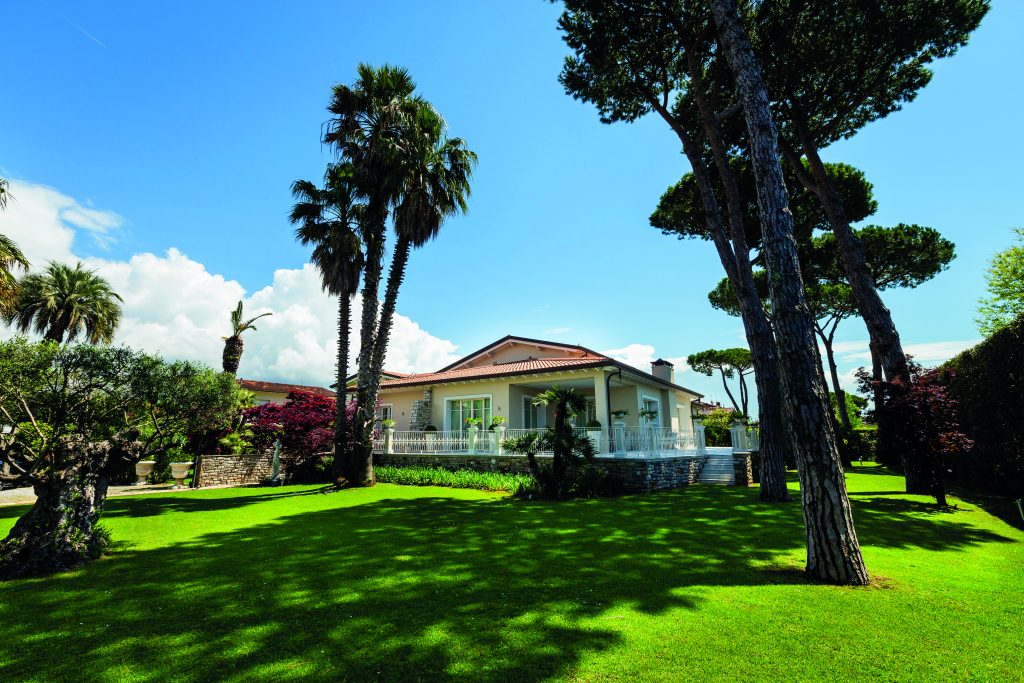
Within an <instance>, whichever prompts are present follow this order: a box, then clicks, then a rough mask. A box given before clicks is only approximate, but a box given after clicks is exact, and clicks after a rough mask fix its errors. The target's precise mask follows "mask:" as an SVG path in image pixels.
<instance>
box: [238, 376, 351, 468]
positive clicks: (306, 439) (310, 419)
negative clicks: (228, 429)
mask: <svg viewBox="0 0 1024 683" xmlns="http://www.w3.org/2000/svg"><path fill="white" fill-rule="evenodd" d="M245 426H246V427H247V428H248V429H250V430H252V434H253V437H252V441H253V445H254V446H255V447H256V448H257V449H259V450H264V449H267V448H271V447H273V445H274V442H275V441H277V440H278V439H280V440H281V446H282V448H283V449H284V450H286V451H288V452H291V453H296V454H302V455H314V454H316V453H323V452H324V451H329V450H331V448H332V447H333V445H334V434H333V428H334V399H333V398H330V397H328V396H320V395H318V394H314V393H313V392H310V391H293V392H291V393H289V394H288V401H287V403H264V404H263V405H260V406H256V407H255V408H249V409H247V410H246V411H245Z"/></svg>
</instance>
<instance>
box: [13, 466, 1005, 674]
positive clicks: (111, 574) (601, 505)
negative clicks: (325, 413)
mask: <svg viewBox="0 0 1024 683" xmlns="http://www.w3.org/2000/svg"><path fill="white" fill-rule="evenodd" d="M848 479H849V485H850V488H851V492H852V495H853V498H854V501H855V503H854V504H855V506H856V511H855V515H856V521H857V529H858V532H859V533H860V537H861V542H862V543H863V545H864V554H865V557H866V559H867V562H868V567H869V569H870V570H871V572H872V575H873V576H874V577H875V584H876V585H875V586H873V587H871V588H863V589H851V588H835V587H831V586H821V585H812V584H808V583H807V582H806V581H804V580H803V578H802V576H801V575H800V573H799V571H798V570H799V568H800V567H801V565H802V561H803V531H802V522H801V512H800V508H799V506H798V505H797V504H795V503H794V504H787V505H776V506H770V505H764V504H761V503H759V502H758V501H757V492H756V489H749V490H747V489H734V488H724V487H707V486H693V487H690V488H687V489H683V490H680V491H674V492H669V493H662V494H656V495H646V496H627V497H623V498H617V499H604V500H581V501H573V502H566V503H557V504H554V503H544V502H531V501H521V500H516V499H512V498H509V497H507V496H504V495H502V494H495V493H487V492H483V491H471V490H452V489H442V488H432V487H402V486H396V485H390V484H382V485H379V486H377V487H376V488H374V489H370V490H357V491H347V492H343V493H335V494H330V495H323V494H320V493H318V492H317V490H316V489H315V488H312V487H295V486H293V487H286V488H281V489H229V490H224V489H222V490H214V491H199V492H181V493H167V494H157V495H150V496H141V497H132V498H121V499H114V500H111V501H109V502H108V504H107V512H106V514H105V515H104V519H105V520H106V524H107V527H108V528H109V529H110V531H111V532H112V534H113V537H114V539H115V541H117V542H118V547H117V548H116V549H115V551H114V552H113V553H112V554H111V556H110V557H109V558H108V559H105V560H102V561H100V562H97V563H95V564H93V565H92V566H89V567H87V568H85V569H83V570H80V571H77V572H74V573H70V574H66V575H63V576H58V577H51V578H46V579H38V580H30V581H20V582H11V583H7V584H0V680H2V681H15V680H25V679H37V680H146V681H158V680H167V679H175V680H183V681H200V680H215V679H228V680H254V679H286V678H308V677H318V678H336V679H337V678H347V679H352V680H361V681H362V680H378V679H382V680H399V679H401V680H417V679H422V680H438V679H451V680H467V681H468V680H483V679H498V680H536V679H545V678H559V679H570V680H583V681H590V680H622V681H632V680H680V679H683V678H688V679H698V680H699V679H708V678H711V679H726V680H736V679H751V678H758V679H771V680H781V679H797V680H811V679H818V680H820V679H832V680H848V679H886V680H895V679H899V680H936V679H943V680H960V679H986V678H987V679H1020V677H1021V671H1022V670H1024V652H1022V642H1024V607H1022V606H1024V543H1022V541H1024V533H1022V532H1021V531H1020V530H1019V529H1016V528H1014V527H1012V526H1010V525H1009V524H1007V523H1004V522H1002V521H1000V520H999V519H997V518H996V517H993V516H992V515H990V514H988V513H987V512H985V511H983V510H982V509H980V508H978V507H975V506H973V505H969V504H965V503H963V502H961V503H960V509H959V510H957V511H953V512H937V511H935V509H934V508H933V507H932V506H931V505H929V504H927V503H926V502H925V501H926V499H924V498H921V497H914V496H906V495H903V494H901V493H899V490H900V484H901V481H900V480H899V479H898V478H896V477H893V476H889V475H887V474H884V473H882V471H881V470H879V469H876V468H864V469H860V470H857V473H855V474H851V475H849V477H848ZM19 513H20V510H19V509H18V508H0V531H2V532H6V530H7V529H8V528H9V527H10V525H12V524H13V522H14V519H15V517H16V516H17V515H18V514H19Z"/></svg>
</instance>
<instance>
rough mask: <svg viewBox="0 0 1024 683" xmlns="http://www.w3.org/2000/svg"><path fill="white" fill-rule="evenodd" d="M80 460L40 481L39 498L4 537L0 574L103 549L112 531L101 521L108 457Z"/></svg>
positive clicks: (82, 558)
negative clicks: (104, 529) (100, 522)
mask: <svg viewBox="0 0 1024 683" xmlns="http://www.w3.org/2000/svg"><path fill="white" fill-rule="evenodd" d="M80 460H81V461H80V462H79V463H78V464H75V465H73V466H71V467H69V468H67V469H65V470H62V471H59V472H54V473H51V474H47V475H46V476H45V477H43V478H40V479H39V480H38V481H36V482H35V483H34V485H33V489H34V491H35V494H36V502H35V504H34V505H33V506H32V508H31V509H30V510H29V511H28V512H27V513H25V515H23V516H22V517H21V518H20V519H19V520H18V521H17V523H15V525H14V528H13V529H11V532H10V533H9V534H8V535H7V538H6V539H4V541H3V542H0V579H17V578H23V577H29V576H42V575H44V574H51V573H53V572H59V571H63V570H66V569H72V568H74V567H78V566H80V565H82V564H85V563H86V562H88V561H90V560H94V559H96V558H98V557H99V556H100V555H102V554H103V551H104V549H105V548H106V547H107V544H108V537H107V535H106V533H105V532H104V531H103V530H102V529H100V528H98V527H97V526H96V522H97V520H98V519H99V516H100V511H101V510H102V508H103V503H104V501H105V500H106V497H107V475H106V474H105V472H104V471H103V470H104V467H105V462H106V457H105V456H97V455H95V454H94V455H93V456H91V457H86V458H80Z"/></svg>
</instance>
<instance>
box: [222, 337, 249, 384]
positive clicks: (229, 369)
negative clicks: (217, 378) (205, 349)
mask: <svg viewBox="0 0 1024 683" xmlns="http://www.w3.org/2000/svg"><path fill="white" fill-rule="evenodd" d="M244 351H245V342H244V341H242V338H241V337H240V336H239V335H237V334H236V335H232V336H230V337H228V338H227V339H225V340H224V353H223V355H222V356H221V367H222V368H223V369H224V372H226V373H228V374H229V375H234V374H235V373H237V372H238V366H239V364H240V363H241V362H242V353H243V352H244Z"/></svg>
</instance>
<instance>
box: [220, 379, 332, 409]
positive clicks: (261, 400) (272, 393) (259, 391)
mask: <svg viewBox="0 0 1024 683" xmlns="http://www.w3.org/2000/svg"><path fill="white" fill-rule="evenodd" d="M238 386H240V387H242V388H243V389H245V390H246V391H251V392H252V393H253V394H254V398H255V400H256V405H264V404H266V403H282V404H283V403H287V402H288V394H290V393H291V392H293V391H308V392H310V393H313V394H317V395H318V396H326V397H327V398H334V397H335V396H336V394H335V393H334V392H333V391H331V390H330V389H324V388H323V387H311V386H305V385H303V384H281V383H279V382H263V381H261V380H256V379H239V380H238Z"/></svg>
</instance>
